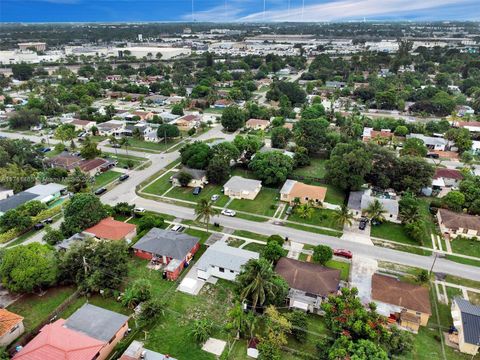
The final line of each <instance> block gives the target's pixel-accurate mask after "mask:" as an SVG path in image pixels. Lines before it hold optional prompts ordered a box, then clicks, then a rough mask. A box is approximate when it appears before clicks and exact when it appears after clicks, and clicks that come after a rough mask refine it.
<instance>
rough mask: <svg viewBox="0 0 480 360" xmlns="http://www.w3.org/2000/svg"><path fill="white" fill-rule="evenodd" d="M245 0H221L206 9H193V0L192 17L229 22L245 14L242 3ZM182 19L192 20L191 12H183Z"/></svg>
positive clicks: (196, 19) (198, 19) (203, 20)
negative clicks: (220, 2)
mask: <svg viewBox="0 0 480 360" xmlns="http://www.w3.org/2000/svg"><path fill="white" fill-rule="evenodd" d="M245 3H247V1H241V0H237V1H232V0H230V1H223V2H222V4H221V5H218V6H214V7H212V8H210V9H208V10H199V11H197V10H195V4H196V3H195V2H194V14H193V15H194V19H195V21H200V22H230V21H236V20H238V18H240V17H241V16H242V14H245V9H244V5H245ZM182 20H184V21H192V14H191V13H189V14H184V15H183V16H182Z"/></svg>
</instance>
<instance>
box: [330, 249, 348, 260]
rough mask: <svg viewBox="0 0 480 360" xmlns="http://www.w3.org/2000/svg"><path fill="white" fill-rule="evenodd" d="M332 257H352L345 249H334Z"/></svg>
mask: <svg viewBox="0 0 480 360" xmlns="http://www.w3.org/2000/svg"><path fill="white" fill-rule="evenodd" d="M333 255H335V256H341V257H344V258H346V259H351V258H352V257H353V254H352V252H351V251H349V250H345V249H335V250H333Z"/></svg>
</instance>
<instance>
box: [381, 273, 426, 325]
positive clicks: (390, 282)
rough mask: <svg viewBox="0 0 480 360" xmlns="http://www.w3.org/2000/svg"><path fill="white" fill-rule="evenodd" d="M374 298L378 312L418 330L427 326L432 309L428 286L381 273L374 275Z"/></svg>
mask: <svg viewBox="0 0 480 360" xmlns="http://www.w3.org/2000/svg"><path fill="white" fill-rule="evenodd" d="M372 300H373V301H374V302H375V303H376V304H377V312H378V313H379V314H381V315H384V316H386V317H388V318H390V319H392V320H394V321H396V322H398V323H399V324H400V326H402V327H404V328H407V329H409V330H412V331H415V332H417V331H418V329H419V327H420V326H426V325H427V323H428V319H429V317H430V315H432V310H431V308H430V297H429V293H428V287H425V286H419V285H414V284H410V283H406V282H403V281H399V280H398V279H397V278H395V277H392V276H387V275H381V274H373V276H372Z"/></svg>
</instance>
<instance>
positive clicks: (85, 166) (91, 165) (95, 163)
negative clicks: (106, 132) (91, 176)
mask: <svg viewBox="0 0 480 360" xmlns="http://www.w3.org/2000/svg"><path fill="white" fill-rule="evenodd" d="M107 163H108V160H105V159H100V158H96V159H91V160H82V162H81V163H80V165H79V167H80V169H82V171H91V170H93V169H96V168H98V167H100V166H102V165H105V164H107Z"/></svg>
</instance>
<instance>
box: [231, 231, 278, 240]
mask: <svg viewBox="0 0 480 360" xmlns="http://www.w3.org/2000/svg"><path fill="white" fill-rule="evenodd" d="M233 235H237V236H241V237H245V238H249V239H254V240H260V241H265V242H267V240H268V238H269V236H267V235H261V234H256V233H254V232H251V231H248V230H235V231H234V232H233Z"/></svg>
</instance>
